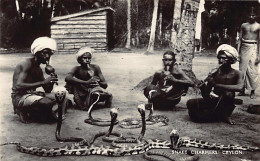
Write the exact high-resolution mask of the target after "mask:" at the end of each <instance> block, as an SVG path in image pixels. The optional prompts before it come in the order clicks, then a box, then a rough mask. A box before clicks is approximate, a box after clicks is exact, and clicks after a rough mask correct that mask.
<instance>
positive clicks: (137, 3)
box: [135, 0, 140, 47]
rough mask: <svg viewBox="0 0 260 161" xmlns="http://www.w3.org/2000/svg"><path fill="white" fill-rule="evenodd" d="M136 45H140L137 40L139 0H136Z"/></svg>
mask: <svg viewBox="0 0 260 161" xmlns="http://www.w3.org/2000/svg"><path fill="white" fill-rule="evenodd" d="M136 20H137V23H136V27H137V29H136V35H135V37H136V46H137V47H138V46H139V45H140V41H139V0H136Z"/></svg>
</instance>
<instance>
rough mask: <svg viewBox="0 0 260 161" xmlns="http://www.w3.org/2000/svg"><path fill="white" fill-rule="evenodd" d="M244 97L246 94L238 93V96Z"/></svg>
mask: <svg viewBox="0 0 260 161" xmlns="http://www.w3.org/2000/svg"><path fill="white" fill-rule="evenodd" d="M245 95H246V94H245V91H243V92H239V93H238V96H245Z"/></svg>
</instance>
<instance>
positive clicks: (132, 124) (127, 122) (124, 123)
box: [119, 104, 169, 129]
mask: <svg viewBox="0 0 260 161" xmlns="http://www.w3.org/2000/svg"><path fill="white" fill-rule="evenodd" d="M139 106H144V107H145V109H148V110H149V111H150V113H149V115H148V118H147V119H146V125H154V124H157V123H159V122H161V123H163V126H166V125H168V122H169V118H168V117H167V116H165V115H154V114H153V111H154V110H153V107H152V106H151V104H140V105H139ZM119 126H120V127H122V128H125V129H134V128H140V127H142V121H141V120H140V119H133V118H127V119H124V120H121V121H119Z"/></svg>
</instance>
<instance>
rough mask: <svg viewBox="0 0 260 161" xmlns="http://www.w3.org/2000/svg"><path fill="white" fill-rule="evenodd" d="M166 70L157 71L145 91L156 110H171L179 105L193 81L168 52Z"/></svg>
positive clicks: (165, 58)
mask: <svg viewBox="0 0 260 161" xmlns="http://www.w3.org/2000/svg"><path fill="white" fill-rule="evenodd" d="M162 60H163V65H164V69H163V70H160V71H157V72H156V73H155V74H154V76H153V80H152V82H151V84H150V85H148V86H147V87H146V88H145V89H144V95H145V96H146V97H147V98H148V102H149V103H152V104H153V107H154V108H158V107H160V108H163V107H164V108H171V107H174V106H175V105H176V104H178V103H179V102H180V100H181V96H182V95H185V94H186V92H187V90H188V87H189V86H194V83H193V82H192V81H191V79H190V78H189V77H188V76H187V75H186V74H185V73H184V72H183V71H182V70H181V69H180V68H179V67H178V65H177V64H176V63H175V62H176V59H175V54H174V53H173V52H172V51H167V52H165V53H164V54H163V59H162Z"/></svg>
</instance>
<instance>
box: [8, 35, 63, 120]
mask: <svg viewBox="0 0 260 161" xmlns="http://www.w3.org/2000/svg"><path fill="white" fill-rule="evenodd" d="M56 49H57V44H56V41H55V40H54V39H52V38H49V37H39V38H37V39H36V40H34V42H33V43H32V45H31V52H32V57H30V58H27V59H26V60H25V61H23V62H21V63H19V64H18V65H17V66H16V68H15V70H14V74H13V86H12V95H11V97H12V103H13V107H14V112H15V113H17V114H18V115H19V117H20V119H21V121H22V122H24V123H28V119H29V116H31V115H30V114H32V113H37V114H39V115H40V117H41V116H42V117H44V115H43V113H44V112H53V111H52V110H53V109H52V108H53V105H55V104H56V100H55V96H54V94H53V93H51V91H52V89H53V85H54V83H57V81H58V78H57V76H56V75H51V76H49V77H48V78H44V75H43V71H42V69H41V67H40V65H41V64H46V66H47V65H48V63H49V60H50V57H51V55H52V54H53V52H54V51H55V50H56ZM38 87H42V88H43V89H44V91H45V92H41V91H36V89H37V88H38ZM66 101H67V100H66ZM66 101H64V104H63V108H64V109H65V107H66ZM55 108H56V110H57V107H55ZM52 114H53V113H52ZM54 118H55V117H54Z"/></svg>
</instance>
